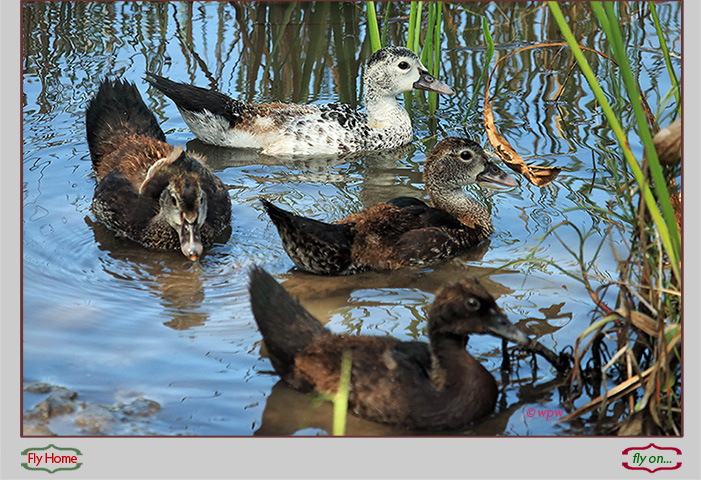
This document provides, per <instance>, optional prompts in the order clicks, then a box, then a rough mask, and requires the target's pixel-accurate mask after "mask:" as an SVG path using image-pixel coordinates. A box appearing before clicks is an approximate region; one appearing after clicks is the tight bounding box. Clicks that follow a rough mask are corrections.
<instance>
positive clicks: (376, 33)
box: [365, 2, 382, 52]
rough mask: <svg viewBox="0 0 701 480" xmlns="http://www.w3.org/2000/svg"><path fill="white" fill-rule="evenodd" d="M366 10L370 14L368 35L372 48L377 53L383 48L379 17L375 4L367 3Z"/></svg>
mask: <svg viewBox="0 0 701 480" xmlns="http://www.w3.org/2000/svg"><path fill="white" fill-rule="evenodd" d="M365 10H366V11H367V14H368V33H369V34H370V46H371V47H372V51H373V52H375V51H377V50H379V49H381V48H382V40H380V29H379V28H378V27H377V15H376V14H375V2H365Z"/></svg>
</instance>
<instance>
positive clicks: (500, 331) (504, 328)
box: [485, 311, 530, 345]
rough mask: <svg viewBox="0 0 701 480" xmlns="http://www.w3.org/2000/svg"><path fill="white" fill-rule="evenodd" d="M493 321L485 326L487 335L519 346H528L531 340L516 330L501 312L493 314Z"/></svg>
mask: <svg viewBox="0 0 701 480" xmlns="http://www.w3.org/2000/svg"><path fill="white" fill-rule="evenodd" d="M491 313H492V315H491V321H490V322H489V323H488V324H487V325H486V326H485V333H489V334H491V335H495V336H497V337H501V338H505V339H507V340H511V341H512V342H514V343H516V344H519V345H528V343H529V342H530V340H529V339H528V337H527V336H526V334H525V333H523V332H522V331H521V330H519V329H518V328H516V327H515V326H514V325H513V324H512V323H511V322H510V321H509V319H508V318H506V315H504V313H503V312H501V311H495V312H491Z"/></svg>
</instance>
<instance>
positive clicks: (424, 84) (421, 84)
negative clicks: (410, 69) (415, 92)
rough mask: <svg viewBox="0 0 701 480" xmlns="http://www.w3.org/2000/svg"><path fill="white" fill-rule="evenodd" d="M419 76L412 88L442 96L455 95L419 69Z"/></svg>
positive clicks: (425, 71) (448, 88)
mask: <svg viewBox="0 0 701 480" xmlns="http://www.w3.org/2000/svg"><path fill="white" fill-rule="evenodd" d="M419 74H420V75H421V76H420V77H419V79H418V80H417V81H415V82H414V88H417V89H419V90H428V91H429V92H436V93H442V94H444V95H454V94H455V92H454V91H453V89H452V88H450V87H449V86H448V85H446V84H445V83H443V82H441V81H440V80H438V79H437V78H436V77H434V76H433V75H431V74H430V73H428V71H427V70H422V69H419Z"/></svg>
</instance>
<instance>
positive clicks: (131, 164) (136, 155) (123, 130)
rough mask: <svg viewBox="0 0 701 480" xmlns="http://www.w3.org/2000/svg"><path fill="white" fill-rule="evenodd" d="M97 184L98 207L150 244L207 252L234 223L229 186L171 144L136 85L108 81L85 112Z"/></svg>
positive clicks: (110, 223)
mask: <svg viewBox="0 0 701 480" xmlns="http://www.w3.org/2000/svg"><path fill="white" fill-rule="evenodd" d="M85 123H86V130H87V138H88V146H89V147H90V157H91V158H92V165H93V170H94V171H95V174H96V175H97V186H96V187H95V196H94V198H93V203H92V210H93V212H94V213H95V216H96V217H97V218H98V220H100V221H101V222H102V223H104V224H105V225H106V226H107V227H109V228H110V229H112V230H114V231H115V232H116V233H117V234H119V235H123V236H125V237H127V238H129V239H131V240H133V241H135V242H138V243H140V244H142V245H144V246H146V247H150V248H155V249H159V250H171V249H180V250H181V251H182V252H183V254H184V255H185V256H186V257H188V258H189V259H190V260H196V259H197V258H199V256H200V255H201V254H202V251H203V244H208V243H211V242H212V241H213V240H214V238H215V237H216V236H217V235H218V234H219V233H221V232H222V230H224V228H226V227H227V226H228V225H229V223H230V221H231V200H230V198H229V193H228V191H227V189H226V187H225V186H224V184H223V183H222V181H221V180H220V179H219V178H217V177H216V176H214V174H212V172H211V171H210V170H209V169H208V168H207V167H205V166H204V165H202V163H200V161H198V158H197V157H195V156H194V155H191V154H188V153H187V152H184V151H183V149H182V148H175V147H173V146H171V145H169V144H167V143H166V138H165V134H164V133H163V131H162V130H161V128H160V127H159V125H158V122H157V120H156V117H155V116H154V115H153V113H151V111H150V110H149V109H148V107H147V106H146V104H145V103H144V101H143V100H142V98H141V95H140V94H139V91H138V89H137V88H136V86H135V85H133V84H131V83H129V82H126V81H121V80H114V81H109V80H105V81H103V82H102V84H101V85H100V88H99V90H98V92H97V95H95V97H94V98H92V99H91V100H90V103H89V104H88V108H87V111H86V112H85Z"/></svg>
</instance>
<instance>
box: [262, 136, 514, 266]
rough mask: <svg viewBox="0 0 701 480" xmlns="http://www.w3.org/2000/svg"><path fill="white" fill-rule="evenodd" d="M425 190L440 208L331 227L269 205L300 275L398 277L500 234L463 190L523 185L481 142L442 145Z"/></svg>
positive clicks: (413, 201) (399, 209)
mask: <svg viewBox="0 0 701 480" xmlns="http://www.w3.org/2000/svg"><path fill="white" fill-rule="evenodd" d="M423 176H424V183H425V184H426V190H427V191H428V194H429V197H430V198H431V201H432V202H433V207H430V206H428V205H427V204H426V203H424V202H423V201H421V200H419V199H417V198H411V197H398V198H394V199H392V200H389V201H388V202H386V203H379V204H376V205H373V206H371V207H368V208H366V209H364V210H362V211H360V212H358V213H354V214H352V215H349V216H347V217H346V218H344V219H342V220H340V221H339V222H337V223H335V224H328V223H323V222H319V221H317V220H312V219H309V218H305V217H301V216H298V215H294V214H292V213H290V212H287V211H285V210H283V209H281V208H279V207H276V206H275V205H273V204H272V203H270V202H268V201H266V200H261V201H262V203H263V206H264V208H265V210H266V211H267V213H268V215H269V216H270V219H271V220H272V222H273V224H275V226H276V227H277V230H278V233H279V234H280V239H281V240H282V244H283V246H284V247H285V251H286V252H287V254H288V255H289V256H290V258H291V259H292V261H293V262H294V264H295V265H296V266H297V268H299V269H301V270H304V271H307V272H310V273H317V274H322V275H348V274H352V273H357V272H361V271H365V270H393V269H397V268H400V267H404V266H407V265H420V264H423V263H427V262H430V261H434V260H439V259H444V258H449V257H452V256H455V255H458V254H459V253H461V252H463V251H465V250H467V249H469V248H472V247H474V246H475V245H477V244H478V243H480V242H482V241H483V240H485V239H486V238H487V237H488V236H489V235H490V234H491V233H492V232H493V231H494V227H493V225H492V220H491V218H490V215H489V212H488V210H487V209H486V208H485V207H484V205H482V204H481V203H480V202H478V201H477V200H475V199H474V198H472V197H470V196H468V195H467V194H465V192H464V191H463V186H465V185H469V184H472V183H475V182H492V183H495V184H498V185H503V186H507V187H513V186H517V185H518V183H517V182H516V180H515V179H514V178H513V177H512V176H511V175H508V174H507V173H505V172H504V171H502V170H501V169H500V168H499V167H497V166H496V165H495V164H494V163H492V162H491V161H490V160H489V159H488V158H487V155H486V153H485V152H484V150H483V149H482V147H480V146H479V145H478V144H477V143H476V142H474V141H472V140H469V139H466V138H458V137H448V138H446V139H444V140H441V141H440V142H439V143H438V144H437V145H436V146H435V148H434V149H433V150H432V151H431V153H430V154H429V156H428V158H427V160H426V165H425V167H424V173H423Z"/></svg>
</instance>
